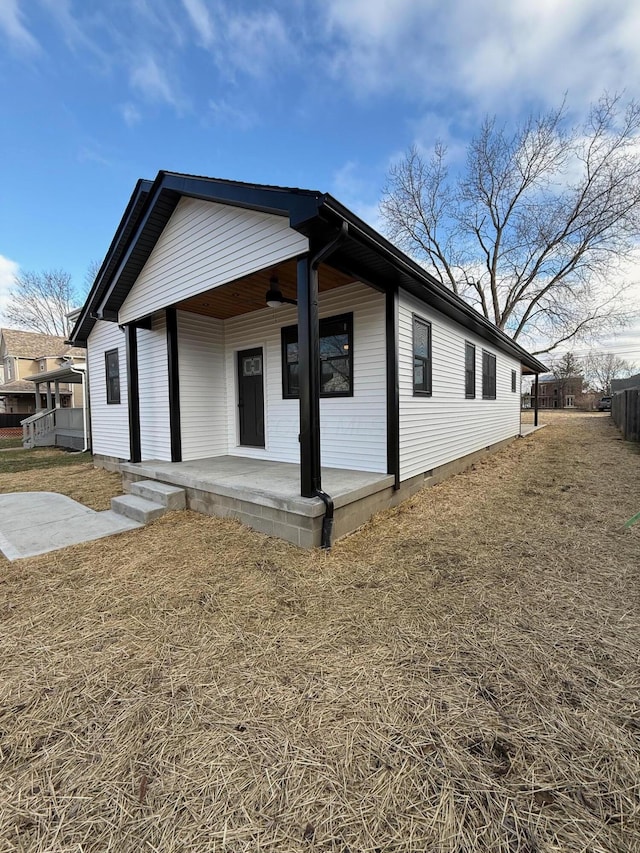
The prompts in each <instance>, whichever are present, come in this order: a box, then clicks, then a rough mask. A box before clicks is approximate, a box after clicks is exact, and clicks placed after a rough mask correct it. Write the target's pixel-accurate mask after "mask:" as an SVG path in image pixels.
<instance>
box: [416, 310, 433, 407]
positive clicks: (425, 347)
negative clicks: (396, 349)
mask: <svg viewBox="0 0 640 853" xmlns="http://www.w3.org/2000/svg"><path fill="white" fill-rule="evenodd" d="M413 394H414V396H424V397H430V396H431V323H428V322H427V321H426V320H422V319H421V318H420V317H416V315H415V314H414V315H413Z"/></svg>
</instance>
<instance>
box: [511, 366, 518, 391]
mask: <svg viewBox="0 0 640 853" xmlns="http://www.w3.org/2000/svg"><path fill="white" fill-rule="evenodd" d="M517 381H518V374H517V373H516V372H515V370H512V371H511V390H512V391H513V393H514V394H515V393H516V383H517Z"/></svg>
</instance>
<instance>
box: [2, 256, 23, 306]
mask: <svg viewBox="0 0 640 853" xmlns="http://www.w3.org/2000/svg"><path fill="white" fill-rule="evenodd" d="M19 270H20V267H19V266H18V264H17V263H16V262H15V261H12V260H11V259H10V258H7V257H5V256H4V255H0V316H2V315H3V314H4V309H5V307H6V305H7V302H8V301H9V294H10V291H11V288H12V287H13V286H14V284H15V283H16V276H17V275H18V272H19Z"/></svg>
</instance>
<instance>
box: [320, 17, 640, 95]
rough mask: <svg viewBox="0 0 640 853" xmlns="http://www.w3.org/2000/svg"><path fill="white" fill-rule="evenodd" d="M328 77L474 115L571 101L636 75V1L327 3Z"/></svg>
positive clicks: (639, 56)
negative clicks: (453, 101) (470, 109)
mask: <svg viewBox="0 0 640 853" xmlns="http://www.w3.org/2000/svg"><path fill="white" fill-rule="evenodd" d="M322 9H324V10H325V25H326V28H327V37H328V41H329V43H331V42H332V43H333V45H334V47H333V48H330V57H331V62H332V68H333V72H334V74H335V75H339V76H340V77H341V78H342V79H345V80H347V81H348V82H349V84H350V86H351V87H352V88H353V89H354V90H355V91H356V92H357V93H359V94H361V95H365V96H371V95H375V94H376V93H379V92H386V93H389V92H393V91H401V92H402V93H403V94H405V95H409V96H413V97H415V99H416V101H418V102H420V101H423V102H429V103H431V104H437V105H438V106H439V107H441V108H445V109H446V107H447V100H448V99H449V98H450V97H451V96H454V97H455V96H460V95H462V96H463V97H465V98H466V99H467V101H468V102H472V103H474V104H475V105H476V106H477V107H478V108H479V110H480V111H484V110H486V109H495V108H496V107H500V108H501V109H502V110H504V108H505V106H506V105H514V106H519V105H521V104H522V101H523V99H527V98H529V99H532V98H533V99H539V100H542V101H543V102H546V103H556V102H557V100H558V97H559V96H561V94H562V92H564V91H565V90H568V91H569V94H570V98H571V101H572V102H573V103H576V102H578V101H579V100H582V101H583V102H588V101H590V100H593V98H594V97H595V96H597V95H598V94H599V93H600V92H601V91H602V90H603V89H609V90H619V89H623V88H624V87H625V86H626V85H627V84H628V83H629V81H633V80H637V79H638V78H639V77H640V52H639V51H638V50H637V43H638V39H639V38H640V4H638V3H637V2H635V0H611V2H610V3H608V4H606V5H603V4H602V3H601V1H600V0H568V2H565V3H558V2H557V0H450V1H449V2H448V3H447V4H443V3H441V2H439V0H423V2H415V0H395V2H393V3H389V2H388V0H325V3H324V4H323V6H322Z"/></svg>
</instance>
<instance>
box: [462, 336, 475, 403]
mask: <svg viewBox="0 0 640 853" xmlns="http://www.w3.org/2000/svg"><path fill="white" fill-rule="evenodd" d="M464 396H465V397H467V398H468V399H473V398H474V397H475V396H476V348H475V346H474V345H473V344H468V343H466V342H465V345H464Z"/></svg>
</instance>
